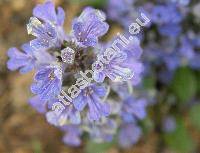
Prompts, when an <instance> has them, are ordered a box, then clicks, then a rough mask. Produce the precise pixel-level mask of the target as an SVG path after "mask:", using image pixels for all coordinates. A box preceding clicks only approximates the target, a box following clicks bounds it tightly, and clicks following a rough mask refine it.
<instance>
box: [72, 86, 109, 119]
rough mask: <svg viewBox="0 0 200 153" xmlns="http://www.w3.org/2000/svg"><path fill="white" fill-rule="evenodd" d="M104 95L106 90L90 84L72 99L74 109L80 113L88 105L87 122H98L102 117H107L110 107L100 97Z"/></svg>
mask: <svg viewBox="0 0 200 153" xmlns="http://www.w3.org/2000/svg"><path fill="white" fill-rule="evenodd" d="M105 95H106V88H105V87H103V86H97V85H96V84H92V85H90V86H88V87H86V88H85V89H83V90H82V91H81V93H80V94H79V95H78V97H76V98H74V100H73V104H74V107H75V108H76V109H77V110H79V111H82V110H83V109H84V108H85V106H86V105H88V107H89V108H88V109H89V110H88V112H87V117H88V119H89V120H91V121H93V120H99V119H100V118H101V117H103V116H108V115H109V112H110V107H109V105H108V104H107V103H106V102H103V101H102V99H101V98H100V97H104V96H105Z"/></svg>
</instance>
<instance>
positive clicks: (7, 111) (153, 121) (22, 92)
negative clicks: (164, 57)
mask: <svg viewBox="0 0 200 153" xmlns="http://www.w3.org/2000/svg"><path fill="white" fill-rule="evenodd" d="M42 2H44V0H0V153H176V152H180V153H200V101H199V97H200V94H199V93H200V72H199V71H198V70H191V69H189V68H186V67H184V68H180V69H178V70H177V71H176V74H175V76H174V78H173V81H172V82H173V83H172V84H170V85H166V86H167V87H166V88H165V86H164V85H159V82H156V78H155V77H154V76H152V75H150V76H148V77H146V78H144V83H145V87H146V88H147V89H149V90H151V91H152V90H157V95H156V97H157V98H156V99H160V101H157V102H155V104H154V105H152V106H150V107H149V109H148V117H147V118H146V119H145V120H144V121H143V122H142V123H141V124H142V125H144V127H145V128H144V135H143V137H142V138H141V139H140V141H139V142H138V143H137V144H136V145H134V146H133V147H131V148H129V149H120V148H119V147H118V145H116V144H93V143H92V142H83V144H82V146H81V147H79V148H71V147H69V146H66V145H65V144H64V143H63V142H62V141H61V138H62V132H60V131H59V130H58V129H56V128H55V127H53V126H51V125H49V124H48V123H47V122H46V120H45V117H44V116H43V115H41V114H39V113H37V112H36V111H35V110H34V109H32V108H31V107H30V106H29V105H28V103H27V100H28V98H29V97H30V96H31V93H30V90H29V86H30V84H31V82H32V78H33V73H29V74H26V75H21V74H19V73H18V72H10V71H8V70H7V68H6V62H7V59H8V57H7V55H6V52H7V50H8V49H9V48H10V47H12V46H16V47H20V45H21V44H23V43H24V42H27V41H28V40H30V37H29V36H28V34H27V31H26V24H27V22H28V20H29V18H30V17H31V16H32V9H33V7H34V6H35V5H36V4H38V3H42ZM197 2H198V1H197ZM55 3H56V5H59V6H62V7H63V9H64V10H65V11H66V13H67V19H66V20H65V29H66V31H70V30H71V21H72V19H73V17H74V16H76V15H77V14H79V13H80V12H81V10H82V8H83V7H84V6H88V5H90V6H94V7H96V8H100V9H103V10H106V5H107V3H106V0H89V1H88V0H82V1H78V0H55ZM198 11H200V9H199V10H198ZM109 23H111V28H110V31H109V34H108V35H107V39H109V38H110V37H112V36H114V35H115V34H116V33H117V32H118V31H121V30H122V28H121V26H120V25H119V24H117V23H115V22H111V21H109ZM191 24H193V23H191ZM197 24H198V25H199V22H198V23H197ZM143 47H144V46H142V48H143ZM198 51H199V50H198ZM181 78H182V79H181ZM174 86H175V87H174ZM158 92H159V93H158ZM176 96H177V97H178V98H179V100H177V99H176ZM163 97H165V98H163ZM185 97H186V100H185V99H184V98H185ZM188 97H189V99H187V98H188ZM194 97H195V98H194ZM180 99H181V100H180ZM182 99H184V100H183V101H188V100H189V101H190V102H189V103H182V102H180V101H182ZM176 100H177V101H176ZM165 101H167V104H166V103H165ZM168 102H169V103H170V102H171V103H176V104H175V105H174V104H169V103H168ZM172 105H173V106H172ZM171 106H172V107H171ZM166 114H169V115H171V114H173V116H175V118H176V119H175V120H176V123H175V124H176V127H177V128H176V130H175V132H173V133H170V134H169V133H168V134H166V133H163V132H162V131H161V129H160V127H161V126H162V125H161V124H162V122H163V118H162V116H167V115H166ZM166 122H167V121H165V123H166ZM167 124H168V125H170V124H172V126H173V121H172V120H170V119H169V120H168V122H167Z"/></svg>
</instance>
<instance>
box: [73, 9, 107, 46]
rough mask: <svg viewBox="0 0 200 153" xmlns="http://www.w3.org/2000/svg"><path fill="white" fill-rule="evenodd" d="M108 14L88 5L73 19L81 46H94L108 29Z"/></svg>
mask: <svg viewBox="0 0 200 153" xmlns="http://www.w3.org/2000/svg"><path fill="white" fill-rule="evenodd" d="M105 19H106V16H105V14H104V13H103V12H102V11H99V10H96V9H93V8H91V7H87V8H85V9H84V10H83V12H82V13H81V15H80V16H79V17H78V18H76V19H74V21H73V26H72V28H73V34H74V36H75V38H76V40H77V42H78V43H79V44H80V45H81V46H86V47H90V46H91V47H94V46H96V45H97V43H98V38H99V37H101V36H103V35H104V34H105V33H106V32H107V31H108V28H109V26H108V24H107V23H106V22H105Z"/></svg>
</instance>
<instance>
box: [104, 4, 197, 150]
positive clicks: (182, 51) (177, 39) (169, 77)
mask: <svg viewBox="0 0 200 153" xmlns="http://www.w3.org/2000/svg"><path fill="white" fill-rule="evenodd" d="M196 5H197V2H195V1H190V0H162V1H160V0H156V1H152V2H147V1H139V0H138V1H137V0H109V1H108V6H107V14H108V18H109V19H110V20H112V21H115V22H117V23H118V24H120V25H121V26H122V27H123V29H124V31H125V32H126V31H127V29H128V25H129V23H130V22H131V21H132V20H134V19H135V18H136V17H137V14H138V12H139V11H141V12H145V14H146V15H148V17H149V18H150V19H151V24H150V25H149V27H148V28H147V29H145V31H143V33H140V34H139V35H138V38H139V39H140V42H141V44H142V46H143V48H144V52H143V57H142V61H143V63H144V73H143V78H144V81H143V82H142V84H141V85H140V86H139V88H137V89H135V90H134V91H135V92H138V93H139V94H140V95H141V93H142V94H143V96H144V97H147V98H148V102H152V103H151V104H154V106H155V105H156V106H155V107H154V108H152V109H153V111H155V114H156V115H154V118H156V119H155V120H154V121H152V122H155V123H152V124H153V125H155V126H156V127H155V128H156V130H157V129H162V130H161V132H160V134H161V136H160V137H162V136H163V133H170V132H173V131H176V130H178V129H176V127H177V126H176V118H175V115H176V117H177V116H178V117H179V118H181V119H182V120H183V117H182V116H181V115H182V114H181V113H180V112H181V111H183V110H185V112H189V111H190V107H188V105H190V106H193V105H194V102H199V95H198V89H197V90H196V87H195V86H196V84H197V82H195V81H196V80H195V76H196V74H199V71H200V52H199V51H200V33H199V28H200V27H199V16H198V14H199V13H197V12H196V11H197V9H198V8H199V3H198V5H197V6H196ZM187 75H188V76H187ZM190 77H191V79H190V81H189V79H188V78H190ZM197 78H198V79H199V75H197ZM198 79H197V80H198ZM186 82H187V83H186ZM191 82H192V83H191ZM193 82H194V83H193ZM191 84H192V85H191ZM193 84H194V86H193ZM184 85H185V87H183V86H184ZM190 85H191V87H189V86H190ZM197 86H199V85H197ZM183 88H184V89H185V88H188V89H186V90H185V91H184V89H183ZM191 91H194V92H191ZM189 92H191V93H189ZM122 96H124V94H123V95H122ZM180 102H182V104H180ZM194 107H195V105H194ZM127 108H131V106H129V107H127ZM138 110H139V109H138ZM123 114H124V115H125V113H123ZM155 116H158V117H155ZM180 116H181V117H180ZM178 117H177V118H178ZM127 118H128V119H132V117H131V118H129V117H127ZM179 118H178V119H179ZM152 120H153V119H152ZM123 127H126V130H124V131H123V132H122V133H120V134H121V136H120V137H123V138H124V140H125V138H126V137H128V135H129V136H130V137H128V138H130V140H129V143H130V142H131V140H132V141H134V139H136V138H137V137H138V135H139V133H140V131H139V130H138V129H137V128H135V126H133V125H132V127H130V125H129V127H127V126H126V125H124V124H123ZM130 130H132V131H133V130H134V131H137V135H136V134H133V133H131V132H129V131H130ZM158 131H159V130H158ZM158 131H156V132H158ZM162 132H163V133H162ZM176 132H177V131H176ZM178 132H179V131H178ZM178 132H177V133H178ZM127 133H128V134H127ZM158 133H159V132H158ZM177 133H175V134H174V135H173V134H172V135H173V136H174V137H172V138H175V137H176V134H177ZM131 134H132V135H134V136H131ZM124 140H123V141H121V143H122V144H123V143H125V144H128V142H126V141H124ZM126 140H127V141H128V139H126ZM165 141H166V139H165V137H164V140H163V142H165ZM169 141H170V143H171V141H172V139H170V140H169ZM166 143H167V142H166ZM173 143H174V142H172V143H171V144H173ZM125 144H124V145H125ZM174 144H175V143H174ZM169 145H170V144H169ZM175 147H176V145H175ZM174 149H175V150H176V149H177V148H174ZM180 152H182V151H180ZM188 152H190V151H188Z"/></svg>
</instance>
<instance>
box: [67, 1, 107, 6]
mask: <svg viewBox="0 0 200 153" xmlns="http://www.w3.org/2000/svg"><path fill="white" fill-rule="evenodd" d="M71 2H72V3H82V5H89V6H93V7H95V8H101V7H104V6H106V3H107V0H71Z"/></svg>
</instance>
